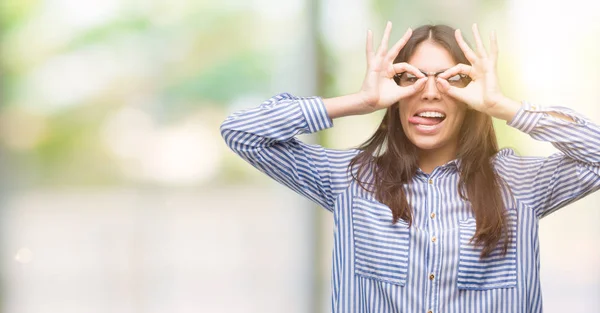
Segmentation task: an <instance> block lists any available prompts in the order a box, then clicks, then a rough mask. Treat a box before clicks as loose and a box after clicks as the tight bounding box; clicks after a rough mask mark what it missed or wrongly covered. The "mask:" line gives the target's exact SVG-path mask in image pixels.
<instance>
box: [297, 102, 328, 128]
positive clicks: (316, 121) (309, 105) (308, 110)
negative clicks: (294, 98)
mask: <svg viewBox="0 0 600 313" xmlns="http://www.w3.org/2000/svg"><path fill="white" fill-rule="evenodd" d="M298 103H299V104H300V109H302V113H303V114H304V118H305V119H306V123H307V124H308V130H309V131H310V132H311V133H314V132H318V131H320V130H323V129H327V128H330V127H332V126H333V122H332V121H331V118H329V115H328V114H327V110H326V109H325V104H324V103H323V99H321V97H306V98H298Z"/></svg>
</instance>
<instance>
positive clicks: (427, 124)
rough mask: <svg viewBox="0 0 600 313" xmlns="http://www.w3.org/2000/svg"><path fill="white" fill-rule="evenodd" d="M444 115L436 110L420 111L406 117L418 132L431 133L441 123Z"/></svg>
mask: <svg viewBox="0 0 600 313" xmlns="http://www.w3.org/2000/svg"><path fill="white" fill-rule="evenodd" d="M445 119H446V115H445V114H444V113H442V112H437V111H422V112H419V113H417V114H415V115H414V116H411V117H409V118H408V122H409V123H410V124H411V125H413V126H414V127H415V128H416V129H417V130H418V131H419V132H420V133H423V134H426V135H431V134H435V133H437V131H438V130H439V129H440V128H441V126H442V125H443V122H444V120H445Z"/></svg>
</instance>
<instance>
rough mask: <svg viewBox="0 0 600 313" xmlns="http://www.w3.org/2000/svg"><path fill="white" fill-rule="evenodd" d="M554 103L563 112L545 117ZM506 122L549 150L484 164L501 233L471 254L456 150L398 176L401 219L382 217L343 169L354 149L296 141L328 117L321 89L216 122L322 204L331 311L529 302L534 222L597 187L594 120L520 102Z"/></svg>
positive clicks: (532, 300)
mask: <svg viewBox="0 0 600 313" xmlns="http://www.w3.org/2000/svg"><path fill="white" fill-rule="evenodd" d="M546 112H558V113H561V114H563V115H566V116H569V117H571V118H572V119H573V120H574V121H575V122H568V121H565V120H561V119H557V118H554V117H552V116H551V115H549V114H547V113H546ZM508 125H510V126H512V127H514V128H517V129H519V130H521V131H523V132H525V133H527V134H529V135H530V136H531V137H532V138H534V139H536V140H542V141H547V142H551V143H552V144H553V145H554V146H555V147H556V148H558V149H559V150H560V152H558V153H556V154H553V155H552V156H550V157H547V158H542V157H521V156H518V155H515V153H514V152H513V151H512V150H510V149H502V150H500V152H499V153H498V154H497V155H496V157H495V158H494V167H495V170H496V171H497V172H498V173H499V175H500V176H501V177H502V178H503V179H504V180H505V181H506V183H507V185H508V186H509V187H510V192H512V195H513V197H511V195H510V192H509V191H508V190H503V198H504V203H505V205H506V209H507V210H508V212H509V213H508V217H509V229H510V233H511V236H513V237H512V238H514V239H516V240H512V241H511V244H510V245H509V249H508V252H507V253H506V255H504V254H502V253H501V251H500V250H501V247H500V246H499V247H498V248H497V249H496V250H495V251H494V252H492V254H491V255H490V256H489V257H486V258H484V259H480V258H479V255H480V252H481V248H480V247H479V246H474V245H473V244H472V243H470V239H471V237H473V235H474V233H475V225H476V224H475V219H474V215H473V212H472V210H471V207H470V203H469V202H468V201H464V200H463V199H461V197H460V196H459V193H458V190H457V186H458V180H459V171H458V168H459V167H460V160H453V161H450V162H448V163H447V164H444V165H443V166H439V167H436V168H435V169H434V170H433V171H432V172H431V174H425V173H424V172H422V171H420V170H419V171H418V172H417V174H416V175H415V177H414V178H413V180H412V182H411V183H410V184H407V185H405V186H404V188H405V189H406V190H408V189H410V191H411V193H412V194H413V195H414V196H413V197H410V199H409V203H410V205H411V207H412V209H413V224H412V226H411V227H410V228H409V227H408V225H407V223H406V222H404V221H402V220H400V221H399V222H398V223H397V224H392V214H391V211H390V209H389V208H388V207H387V206H385V205H384V204H382V203H380V202H378V201H377V200H375V198H374V196H373V195H372V194H370V193H368V192H365V191H364V190H363V189H362V188H360V187H359V186H358V185H357V183H356V182H355V181H353V180H352V179H351V176H350V174H349V172H348V164H349V161H350V160H351V159H352V158H353V157H354V156H355V155H356V154H357V153H358V151H357V150H346V151H339V150H332V149H325V148H323V147H321V146H317V145H310V144H306V143H303V142H301V141H299V140H297V139H296V138H294V136H295V135H297V134H301V133H313V132H316V131H319V130H322V129H325V128H328V127H331V126H332V121H331V119H330V118H329V117H328V115H327V112H326V110H325V107H324V105H323V102H322V100H321V98H319V97H310V98H298V97H294V96H292V95H290V94H286V93H284V94H280V95H277V96H275V97H273V98H271V99H269V100H267V101H265V102H264V103H262V104H261V105H260V106H259V107H258V108H255V109H250V110H245V111H241V112H237V113H234V114H232V115H231V116H229V117H228V118H227V119H226V120H225V121H224V122H223V124H222V126H221V133H222V135H223V137H224V139H225V141H226V142H227V144H228V145H229V147H231V149H232V150H233V151H235V152H236V153H237V154H239V155H240V156H241V157H242V158H244V159H245V160H247V161H248V162H249V163H250V164H252V165H253V166H254V167H256V168H258V169H259V170H261V171H263V172H264V173H266V174H267V175H269V176H270V177H272V178H274V179H275V180H277V181H279V182H280V183H283V184H285V185H286V186H288V187H290V188H291V189H293V190H295V191H296V192H298V193H299V194H301V195H303V196H305V197H307V198H309V199H311V200H313V201H314V202H316V203H318V204H319V205H321V206H323V207H324V208H326V209H327V210H329V211H331V212H332V213H333V220H334V223H335V225H334V251H333V266H332V269H333V270H332V276H331V282H332V312H334V313H342V312H343V313H346V312H348V313H349V312H355V313H358V312H411V313H412V312H422V313H427V312H433V313H438V312H439V313H446V312H448V313H450V312H452V313H459V312H461V313H462V312H510V313H515V312H523V313H531V312H541V311H542V294H541V290H540V277H539V273H540V270H539V266H540V260H539V257H540V254H539V243H538V221H539V219H540V218H542V217H544V216H546V215H548V214H550V213H552V212H553V211H555V210H558V209H559V208H561V207H563V206H565V205H567V204H569V203H572V202H574V201H576V200H577V199H580V198H582V197H584V196H586V195H588V194H590V193H592V192H593V191H596V190H598V189H599V188H600V127H599V126H598V125H595V124H593V123H592V122H591V121H589V120H587V119H585V118H584V117H582V116H580V115H578V114H576V113H574V112H573V111H571V110H569V109H567V108H562V107H547V108H545V107H536V106H534V105H531V104H528V103H523V106H522V108H521V109H520V110H519V112H518V113H517V115H516V116H515V117H514V119H513V120H512V121H510V122H508Z"/></svg>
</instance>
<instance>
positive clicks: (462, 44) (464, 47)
mask: <svg viewBox="0 0 600 313" xmlns="http://www.w3.org/2000/svg"><path fill="white" fill-rule="evenodd" d="M454 37H455V38H456V42H457V43H458V46H459V47H460V49H461V50H462V52H463V53H464V54H465V57H466V58H467V60H469V62H470V63H471V64H474V63H475V61H476V60H477V59H478V57H477V55H476V54H475V52H473V50H472V49H471V47H469V45H468V44H467V42H466V41H465V39H464V38H463V36H462V32H461V31H460V29H457V30H456V31H455V32H454Z"/></svg>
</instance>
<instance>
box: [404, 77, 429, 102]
mask: <svg viewBox="0 0 600 313" xmlns="http://www.w3.org/2000/svg"><path fill="white" fill-rule="evenodd" d="M426 83H427V77H422V78H419V79H418V80H417V81H416V82H415V83H414V84H412V85H411V86H407V87H399V88H398V99H399V100H400V99H403V98H406V97H408V96H411V95H413V94H415V93H416V92H418V91H421V90H423V88H424V87H425V84H426Z"/></svg>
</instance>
